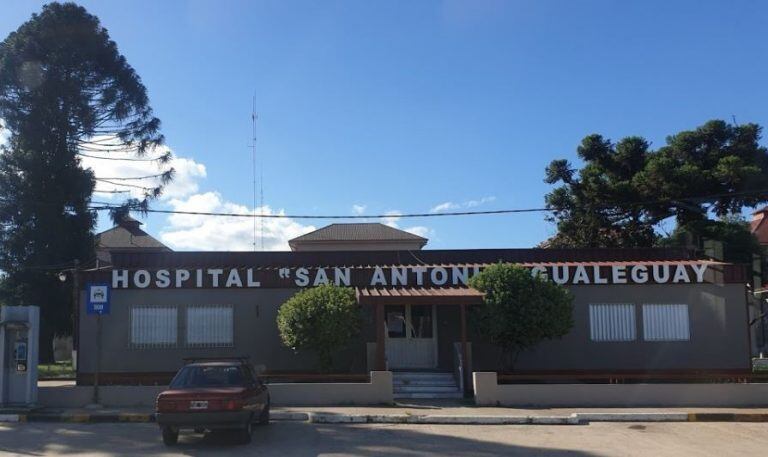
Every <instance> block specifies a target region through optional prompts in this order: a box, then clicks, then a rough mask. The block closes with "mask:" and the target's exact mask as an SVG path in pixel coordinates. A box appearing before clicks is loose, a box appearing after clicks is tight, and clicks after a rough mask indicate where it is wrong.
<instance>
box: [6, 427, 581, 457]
mask: <svg viewBox="0 0 768 457" xmlns="http://www.w3.org/2000/svg"><path fill="white" fill-rule="evenodd" d="M493 427H495V430H498V431H499V432H502V433H500V434H499V435H495V436H500V435H506V434H507V433H509V434H518V433H525V432H526V426H493ZM551 427H552V433H557V429H558V428H559V427H560V426H551ZM457 430H461V432H462V433H463V434H467V435H468V434H470V433H471V432H470V433H468V432H467V431H468V430H469V429H467V428H466V427H461V428H457V427H431V426H423V425H410V426H402V425H400V426H390V425H319V424H318V425H312V424H307V423H296V422H293V423H273V424H272V425H270V426H268V427H259V428H257V429H255V430H254V434H253V441H252V443H251V444H249V445H237V444H234V443H232V441H231V438H232V437H231V436H230V435H228V434H223V433H216V434H206V435H204V436H202V435H195V434H186V433H182V435H181V436H180V440H179V444H178V445H176V446H174V447H165V446H163V444H162V441H161V439H160V432H159V430H158V428H157V426H156V425H154V424H61V423H48V424H45V423H27V424H13V425H10V424H0V453H6V452H7V453H14V454H17V455H33V456H36V455H67V454H69V455H75V454H78V455H88V454H93V455H96V454H98V455H109V456H124V455H125V456H128V455H155V454H163V455H251V454H254V453H258V454H259V455H260V456H271V455H273V456H316V455H319V454H335V455H355V456H381V455H388V456H408V457H418V456H468V455H472V456H481V457H483V456H488V457H490V456H498V455H505V456H509V455H513V456H514V455H521V456H522V455H531V454H536V455H547V456H565V455H569V456H588V455H592V454H589V453H585V452H580V451H572V450H558V449H550V448H545V447H528V446H519V445H511V444H504V443H500V442H497V441H490V440H479V439H474V438H468V437H460V436H455V433H457Z"/></svg>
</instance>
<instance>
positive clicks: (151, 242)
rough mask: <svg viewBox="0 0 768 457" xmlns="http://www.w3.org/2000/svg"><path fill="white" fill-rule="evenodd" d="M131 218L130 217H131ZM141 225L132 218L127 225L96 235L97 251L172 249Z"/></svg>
mask: <svg viewBox="0 0 768 457" xmlns="http://www.w3.org/2000/svg"><path fill="white" fill-rule="evenodd" d="M129 217H130V216H129ZM140 224H141V223H140V222H138V221H137V220H135V219H133V218H131V219H130V220H126V221H125V223H122V224H121V225H117V226H115V227H112V228H111V229H109V230H105V231H103V232H101V233H99V234H97V235H96V248H97V249H137V248H140V249H160V250H170V248H169V247H168V246H166V245H164V244H163V243H161V242H160V241H158V240H157V239H156V238H154V237H152V235H150V234H149V233H147V232H145V231H144V230H142V229H141V228H140V227H139V225H140Z"/></svg>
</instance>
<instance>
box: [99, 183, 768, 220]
mask: <svg viewBox="0 0 768 457" xmlns="http://www.w3.org/2000/svg"><path fill="white" fill-rule="evenodd" d="M752 194H768V189H759V190H752V191H742V192H729V193H723V194H712V195H705V196H700V197H697V196H692V197H685V198H677V199H659V200H646V201H637V202H627V203H625V205H627V206H643V205H654V204H673V205H674V204H677V205H679V204H680V203H681V202H686V201H705V200H709V199H713V198H719V197H736V196H746V195H752ZM93 203H94V204H95V205H101V206H92V207H91V209H92V210H95V211H106V210H111V209H116V208H122V206H121V205H116V204H113V203H108V202H93ZM614 206H615V205H604V206H599V205H598V206H594V208H595V209H600V208H613V207H614ZM129 209H131V208H130V207H129ZM136 209H137V210H138V211H140V212H146V213H157V214H179V215H187V216H215V217H253V218H265V219H384V218H398V219H401V218H402V219H407V218H422V217H451V216H482V215H493V214H519V213H544V212H556V211H560V210H559V209H557V208H520V209H499V210H485V211H447V212H439V213H406V214H369V215H363V214H360V215H357V214H356V215H347V214H345V215H339V214H331V215H313V214H255V213H254V214H250V213H224V212H213V211H180V210H166V209H151V208H136Z"/></svg>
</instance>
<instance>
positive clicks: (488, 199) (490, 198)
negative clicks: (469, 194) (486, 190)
mask: <svg viewBox="0 0 768 457" xmlns="http://www.w3.org/2000/svg"><path fill="white" fill-rule="evenodd" d="M493 201H496V197H495V196H493V195H489V196H487V197H483V198H481V199H480V200H469V201H468V202H466V203H465V205H466V207H467V208H475V207H477V206H480V205H484V204H486V203H491V202H493Z"/></svg>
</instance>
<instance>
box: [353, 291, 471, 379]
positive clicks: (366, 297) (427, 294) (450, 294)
mask: <svg viewBox="0 0 768 457" xmlns="http://www.w3.org/2000/svg"><path fill="white" fill-rule="evenodd" d="M356 294H357V302H358V303H359V304H360V305H362V306H373V307H374V308H375V313H374V314H375V316H376V359H375V368H376V370H379V371H383V370H386V369H387V364H386V353H385V341H386V335H385V328H386V327H385V322H384V307H385V306H386V305H439V306H458V307H459V310H460V320H461V356H462V359H463V360H464V363H467V360H469V359H468V353H467V352H468V351H467V307H468V306H470V305H481V304H482V303H483V293H482V292H480V291H477V290H475V289H472V288H469V287H400V288H395V287H390V288H358V289H357V291H356ZM465 376H466V372H465ZM465 381H466V379H465Z"/></svg>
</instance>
